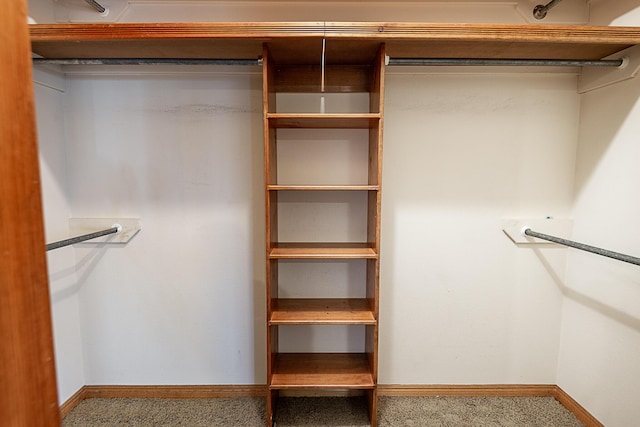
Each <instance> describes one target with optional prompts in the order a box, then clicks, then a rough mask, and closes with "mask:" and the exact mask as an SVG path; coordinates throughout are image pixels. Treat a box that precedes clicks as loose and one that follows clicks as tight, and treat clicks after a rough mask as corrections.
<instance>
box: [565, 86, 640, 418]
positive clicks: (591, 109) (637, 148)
mask: <svg viewBox="0 0 640 427" xmlns="http://www.w3.org/2000/svg"><path fill="white" fill-rule="evenodd" d="M639 96H640V85H638V80H637V79H634V80H629V81H627V82H623V83H618V84H616V85H614V86H610V87H607V88H603V89H599V90H596V91H593V92H590V93H587V94H585V95H583V96H582V109H581V125H580V140H579V141H580V142H579V146H578V156H577V171H576V176H577V179H576V184H577V185H576V194H575V206H574V217H575V223H574V233H573V238H574V239H575V240H577V241H581V242H585V243H588V244H592V245H595V246H600V247H603V248H607V249H610V250H614V251H618V252H622V253H627V254H630V255H634V256H640V244H639V243H638V242H640V228H639V227H637V226H636V224H637V221H638V217H639V216H640V198H639V197H638V191H637V187H638V185H637V184H638V182H640V172H639V169H638V165H637V159H638V158H640V144H639V142H640V139H639V138H638V135H640V126H639V125H638V123H639V120H640V105H638V97H639ZM566 287H567V289H566V300H565V304H564V311H563V320H562V339H561V343H562V345H561V352H560V358H559V363H558V384H559V385H560V386H561V387H562V388H563V389H564V390H565V391H567V392H568V393H569V394H570V395H571V396H573V397H574V398H575V399H576V400H578V401H579V402H580V403H581V404H582V405H583V406H585V407H586V408H587V409H589V411H591V413H592V414H593V415H594V416H596V417H597V418H598V419H599V420H600V421H602V422H603V423H604V424H605V425H607V426H612V427H616V426H620V427H622V426H629V425H634V424H635V423H636V422H637V420H638V418H639V417H640V409H639V408H638V405H637V404H636V403H635V399H636V397H637V396H638V393H640V381H638V379H640V369H639V368H638V363H637V356H638V354H640V307H639V306H638V301H639V300H640V270H639V269H638V267H637V266H634V265H630V264H624V263H622V262H619V261H615V260H610V259H607V258H602V257H597V256H595V255H591V254H587V253H580V252H577V251H572V252H571V253H570V256H569V257H568V263H567V277H566Z"/></svg>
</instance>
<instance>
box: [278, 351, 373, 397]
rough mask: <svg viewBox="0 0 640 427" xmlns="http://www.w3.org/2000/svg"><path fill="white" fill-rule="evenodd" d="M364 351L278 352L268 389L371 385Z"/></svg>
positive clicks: (367, 360) (369, 386)
mask: <svg viewBox="0 0 640 427" xmlns="http://www.w3.org/2000/svg"><path fill="white" fill-rule="evenodd" d="M374 387H375V385H374V381H373V375H372V373H371V368H370V366H369V359H368V357H367V355H366V354H364V353H281V354H278V355H277V359H276V363H275V367H274V372H273V375H272V378H271V386H270V388H271V389H287V388H289V389H292V388H307V389H310V388H338V389H340V388H342V389H345V388H350V389H365V388H374Z"/></svg>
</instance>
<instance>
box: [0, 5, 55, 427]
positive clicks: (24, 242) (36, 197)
mask: <svg viewBox="0 0 640 427" xmlns="http://www.w3.org/2000/svg"><path fill="white" fill-rule="evenodd" d="M0 22H1V23H2V25H0V57H1V58H2V61H0V117H1V119H0V200H1V201H0V243H1V245H2V246H1V248H0V342H1V343H2V344H1V345H0V395H1V397H0V414H2V415H1V418H2V424H3V425H6V426H12V427H13V426H24V427H36V426H38V427H39V426H59V425H60V415H59V409H58V397H57V390H56V378H55V364H54V355H53V337H52V326H51V309H50V302H49V288H48V278H47V268H46V258H45V241H44V226H43V220H42V200H41V187H40V172H39V167H38V146H37V140H36V126H35V109H34V95H33V78H32V68H31V46H30V43H29V32H28V29H27V4H26V1H23V0H10V1H3V2H0Z"/></svg>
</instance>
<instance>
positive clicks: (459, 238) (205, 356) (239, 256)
mask: <svg viewBox="0 0 640 427" xmlns="http://www.w3.org/2000/svg"><path fill="white" fill-rule="evenodd" d="M163 70H164V69H162V68H158V67H151V68H148V69H146V70H141V69H130V70H124V71H120V72H114V71H113V69H111V68H103V69H97V68H93V69H84V70H80V71H78V72H77V73H76V72H74V73H72V74H69V75H68V76H67V81H66V92H65V95H64V116H65V122H66V156H67V161H66V166H67V169H66V170H67V174H68V185H67V188H66V189H65V194H66V197H68V199H69V202H68V203H69V209H70V211H71V214H72V216H75V217H83V216H86V217H92V216H108V217H118V216H123V217H129V216H133V217H140V218H141V220H142V231H141V232H140V233H139V234H138V235H137V236H136V237H135V238H134V239H133V240H132V241H131V242H129V243H128V244H127V245H124V246H116V247H107V246H104V245H103V246H100V245H96V246H92V245H85V246H76V248H75V260H76V261H75V263H76V267H77V284H76V287H77V288H78V289H79V294H78V295H79V301H80V313H81V316H80V324H81V325H82V350H83V354H84V358H85V361H84V365H85V381H86V383H87V384H211V383H213V384H241V383H248V384H253V383H263V382H264V381H265V366H264V364H265V356H264V350H265V342H264V333H265V331H264V316H265V310H264V308H265V307H264V305H265V302H264V258H263V257H264V253H263V248H264V219H263V218H264V208H263V190H262V188H263V187H262V185H263V183H262V179H263V178H262V177H263V174H262V127H261V124H262V123H261V110H260V108H261V88H260V84H261V80H260V76H259V74H252V73H248V72H246V71H244V72H241V71H238V72H234V73H233V74H227V73H225V72H224V71H222V70H220V69H217V70H214V72H213V73H209V74H204V73H200V72H197V70H200V71H202V70H201V69H193V68H192V69H190V70H188V71H184V70H183V71H180V72H178V71H176V70H174V69H171V70H169V71H166V72H165V71H163ZM257 72H259V70H257ZM575 86H576V76H575V75H573V74H567V73H558V74H529V73H522V74H515V75H513V74H511V75H510V74H496V73H491V72H489V73H486V72H484V73H476V72H470V73H467V74H454V75H451V74H440V73H437V72H421V73H419V74H418V73H416V74H410V73H409V74H408V73H400V72H399V71H397V70H396V72H394V70H393V69H390V70H389V75H388V80H387V92H386V96H387V103H386V119H385V160H384V198H383V218H382V221H383V228H382V230H383V237H382V245H383V246H382V260H383V262H382V281H381V290H382V299H381V335H380V351H381V360H380V361H381V364H380V381H381V382H382V383H401V384H408V383H429V384H433V383H554V382H555V372H556V371H555V369H556V360H557V353H558V339H559V330H560V323H559V322H560V304H561V291H560V288H559V286H558V284H557V283H556V280H557V277H562V275H563V265H564V254H565V251H564V250H562V249H543V250H541V251H539V252H536V251H531V250H528V249H522V248H517V247H516V246H514V245H513V244H512V243H511V241H510V240H509V239H508V238H507V237H506V236H505V235H504V234H503V233H502V231H501V221H502V219H503V218H507V217H545V216H548V215H551V216H555V217H566V216H568V214H569V212H570V208H571V206H570V201H571V188H572V171H573V162H574V156H575V140H576V128H577V112H578V95H577V94H576V91H575ZM38 102H40V99H39V100H38ZM53 107H54V106H51V108H52V109H53ZM460 123H464V125H463V126H461V125H460ZM540 123H544V125H543V126H541V125H539V124H540ZM354 138H355V139H356V140H357V139H358V138H359V136H357V135H356V136H355V137H354ZM357 146H358V144H357V142H355V143H354V147H356V148H354V150H355V151H353V150H352V153H351V154H353V153H356V154H357V153H359V152H360V151H361V150H360V149H359V148H357ZM285 150H286V148H285ZM283 154H284V155H285V157H286V155H287V152H286V151H285V152H284V153H283ZM290 154H291V151H289V155H290ZM294 154H295V153H294ZM354 157H363V156H357V155H356V156H354ZM312 158H313V159H315V160H317V157H315V156H312ZM299 161H300V162H303V163H302V164H297V165H296V167H297V168H300V169H302V170H305V169H307V168H305V167H304V166H305V165H304V159H303V158H300V159H299ZM327 164H331V162H327ZM541 164H544V166H541ZM360 165H361V164H360ZM301 166H302V167H301ZM343 166H344V164H343V165H339V168H342V167H343ZM308 170H311V168H308ZM48 192H49V191H48V190H45V193H48ZM47 197H48V196H47ZM296 197H298V196H297V195H296ZM345 197H346V196H345V195H338V196H337V199H336V200H324V199H321V200H316V201H315V203H318V206H319V209H318V210H314V212H312V213H311V215H314V217H313V220H314V221H316V219H315V217H316V216H318V215H320V216H322V209H325V207H329V208H330V210H331V211H332V212H335V210H334V209H342V208H346V209H347V210H348V211H351V214H352V216H358V215H359V214H358V212H360V209H359V208H358V207H359V206H360V207H361V206H364V203H361V202H362V201H361V200H359V199H358V197H357V196H349V197H346V198H345ZM298 202H299V200H297V199H296V198H295V197H294V199H291V200H289V199H287V200H283V205H282V207H281V209H282V211H281V215H282V216H283V218H284V217H286V216H287V215H293V216H294V217H295V216H298V215H302V216H303V219H301V220H300V223H302V222H304V221H306V219H304V215H307V214H309V213H308V212H307V213H306V214H305V212H304V209H303V210H299V203H298ZM327 203H329V204H328V205H327ZM330 217H331V216H330ZM325 219H326V218H325ZM354 221H355V220H353V218H352V219H350V220H348V221H347V222H346V223H344V224H342V225H341V228H342V229H344V230H343V231H344V232H345V234H344V235H345V236H346V237H347V239H352V238H356V237H357V235H358V233H360V232H359V231H358V230H359V229H358V228H357V227H356V228H353V227H351V225H352V224H353V223H354ZM300 223H297V224H298V225H299V224H300ZM296 227H297V225H295V224H294V226H293V227H292V228H291V229H288V228H286V227H284V228H283V233H292V235H294V234H295V233H299V232H300V230H298V229H296ZM333 231H335V230H333ZM351 233H354V234H351ZM360 234H362V233H360ZM282 238H283V239H288V238H289V237H287V236H282ZM305 238H313V236H305ZM300 264H303V263H300ZM337 264H339V265H337V268H338V272H337V273H334V274H335V279H336V280H335V282H336V283H342V284H341V285H337V284H336V285H334V286H336V287H337V288H341V289H342V291H343V292H345V294H346V295H347V296H352V295H355V296H357V295H358V292H361V291H362V290H361V289H358V288H357V286H355V285H354V283H357V282H361V281H363V277H364V268H363V266H362V265H359V264H358V263H356V262H350V263H337ZM334 267H336V266H335V265H333V266H332V265H327V264H318V263H315V264H314V263H311V265H304V266H301V265H296V264H295V263H293V264H292V265H287V266H285V267H283V281H284V282H285V292H295V290H294V289H293V288H291V289H289V288H287V286H289V285H287V283H289V282H291V283H293V282H295V281H296V279H297V278H299V277H301V275H302V274H308V275H309V276H314V275H315V276H316V279H314V280H319V279H317V277H318V276H319V277H323V276H324V277H326V274H327V272H328V271H329V270H332V269H333V268H334ZM301 269H302V270H301ZM332 282H333V281H332ZM301 292H302V293H304V292H306V291H304V290H303V291H301ZM431 325H436V326H434V327H431ZM353 329H354V328H350V329H347V330H346V331H344V330H333V331H332V330H331V328H319V329H318V330H316V331H314V332H313V333H312V334H306V333H305V332H304V331H303V332H301V331H298V330H296V329H295V328H292V329H291V330H290V331H287V332H286V333H285V334H284V336H291V337H294V338H292V339H291V340H289V342H288V343H286V344H284V346H285V347H284V349H298V350H299V349H300V348H301V347H300V346H299V345H298V344H296V340H295V337H300V336H305V337H306V340H305V341H304V342H303V343H302V344H301V345H302V346H305V348H313V349H317V348H324V349H325V350H326V349H327V348H328V349H329V350H346V349H349V350H358V348H359V347H361V346H362V343H361V342H360V341H359V340H358V339H357V338H356V337H358V336H359V334H358V331H354V330H353ZM340 343H342V344H340ZM327 346H329V347H327ZM62 375H63V376H65V375H66V374H62Z"/></svg>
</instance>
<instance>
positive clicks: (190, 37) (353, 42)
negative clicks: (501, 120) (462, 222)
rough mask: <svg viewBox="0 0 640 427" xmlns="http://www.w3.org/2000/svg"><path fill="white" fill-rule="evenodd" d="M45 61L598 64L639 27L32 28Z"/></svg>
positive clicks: (631, 39)
mask: <svg viewBox="0 0 640 427" xmlns="http://www.w3.org/2000/svg"><path fill="white" fill-rule="evenodd" d="M30 32H31V42H32V50H33V52H34V53H36V54H38V55H41V56H43V57H45V58H245V59H253V58H258V57H259V56H260V55H262V45H263V43H264V42H267V43H268V44H269V49H270V53H271V57H272V59H273V60H274V61H275V62H276V63H281V64H287V63H288V64H292V63H296V64H316V63H317V62H318V61H319V58H320V52H321V49H322V46H321V40H322V39H323V38H325V39H326V40H327V46H326V58H327V64H360V63H370V62H371V61H372V60H373V59H374V58H375V55H376V52H377V49H378V46H379V45H380V43H385V44H386V51H387V54H388V55H389V56H390V57H397V58H503V59H514V58H522V59H602V58H604V57H606V56H608V55H611V54H613V53H616V52H618V51H620V50H623V49H625V48H627V47H630V46H633V45H636V44H640V28H639V27H596V26H584V25H493V24H492V25H489V24H427V23H375V22H271V23H269V22H264V23H257V22H256V23H240V22H238V23H156V24H150V23H140V24H37V25H30Z"/></svg>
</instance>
